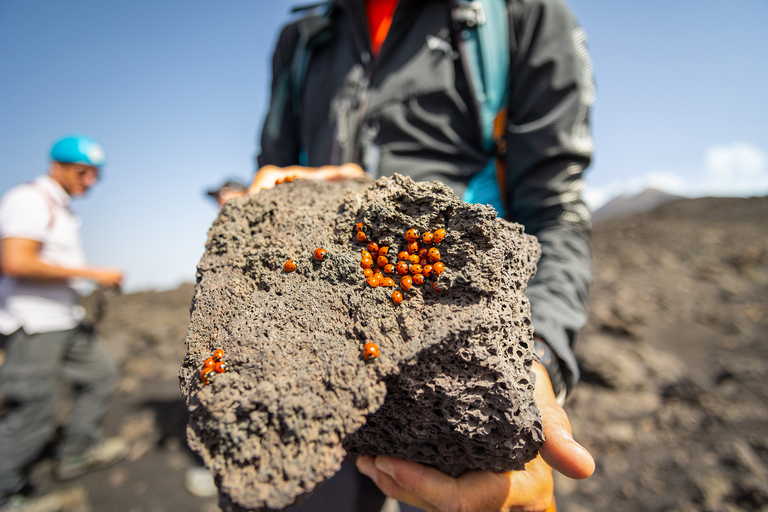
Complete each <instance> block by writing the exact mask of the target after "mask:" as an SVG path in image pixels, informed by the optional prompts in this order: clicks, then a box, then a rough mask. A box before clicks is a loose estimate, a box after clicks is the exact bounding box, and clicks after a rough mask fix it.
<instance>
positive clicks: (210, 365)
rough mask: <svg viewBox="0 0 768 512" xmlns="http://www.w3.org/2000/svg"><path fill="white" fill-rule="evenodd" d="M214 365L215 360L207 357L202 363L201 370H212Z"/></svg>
mask: <svg viewBox="0 0 768 512" xmlns="http://www.w3.org/2000/svg"><path fill="white" fill-rule="evenodd" d="M214 364H216V360H215V359H214V358H212V357H209V358H208V359H206V360H205V361H204V362H203V368H213V365H214Z"/></svg>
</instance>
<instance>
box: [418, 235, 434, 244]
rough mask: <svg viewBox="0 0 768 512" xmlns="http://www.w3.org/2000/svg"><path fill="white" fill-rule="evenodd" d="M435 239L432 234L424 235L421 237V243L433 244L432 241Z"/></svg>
mask: <svg viewBox="0 0 768 512" xmlns="http://www.w3.org/2000/svg"><path fill="white" fill-rule="evenodd" d="M434 237H435V235H433V234H432V233H424V234H423V235H421V241H422V242H424V243H425V244H431V243H432V239H433V238H434Z"/></svg>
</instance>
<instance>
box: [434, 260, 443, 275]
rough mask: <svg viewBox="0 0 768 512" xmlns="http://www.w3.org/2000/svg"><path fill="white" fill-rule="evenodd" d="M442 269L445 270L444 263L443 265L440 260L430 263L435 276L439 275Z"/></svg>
mask: <svg viewBox="0 0 768 512" xmlns="http://www.w3.org/2000/svg"><path fill="white" fill-rule="evenodd" d="M443 270H445V265H443V262H442V261H438V262H437V263H435V264H434V265H432V271H433V272H434V273H435V275H436V276H439V275H440V274H442V273H443Z"/></svg>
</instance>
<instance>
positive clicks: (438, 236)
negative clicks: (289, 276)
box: [200, 176, 445, 383]
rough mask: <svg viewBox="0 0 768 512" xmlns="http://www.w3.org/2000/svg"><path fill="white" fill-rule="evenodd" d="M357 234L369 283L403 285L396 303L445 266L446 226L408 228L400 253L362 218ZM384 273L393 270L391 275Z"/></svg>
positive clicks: (371, 350)
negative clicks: (373, 236)
mask: <svg viewBox="0 0 768 512" xmlns="http://www.w3.org/2000/svg"><path fill="white" fill-rule="evenodd" d="M295 179H298V176H293V177H292V178H290V179H289V178H286V179H285V180H284V181H283V182H282V183H284V182H285V181H291V180H295ZM355 238H356V239H357V241H358V242H360V243H364V244H367V245H366V248H365V249H364V250H363V251H362V258H361V260H360V266H361V267H362V268H363V276H364V277H365V280H366V282H367V283H368V285H369V286H371V287H373V288H378V287H379V286H383V287H396V286H398V285H399V286H400V289H399V290H398V289H395V290H394V291H393V292H392V302H394V303H395V304H400V303H401V302H402V301H403V292H407V291H408V290H410V289H411V287H412V286H414V285H415V286H421V285H423V284H424V283H425V281H426V280H427V279H431V278H436V277H437V276H439V275H440V274H442V273H443V271H444V270H445V265H444V264H443V262H442V261H440V259H441V254H440V249H438V248H437V247H435V246H436V245H438V244H440V243H441V242H442V241H443V240H444V239H445V229H437V230H435V231H434V232H426V233H423V234H420V233H419V232H418V230H416V229H415V228H412V229H409V230H408V231H407V232H406V233H405V241H406V244H407V245H406V247H405V249H403V250H402V251H400V252H399V253H398V252H397V250H396V249H391V250H390V247H389V246H386V245H384V246H379V244H378V243H377V242H375V241H373V240H368V235H366V234H365V224H364V223H362V222H358V223H357V225H356V226H355ZM420 243H421V245H420ZM327 254H328V251H326V250H325V249H323V248H322V247H318V248H317V249H315V250H314V252H313V253H312V256H313V257H314V258H315V261H318V262H320V261H323V258H325V256H326V255H327ZM395 254H396V256H394V255H395ZM296 267H297V263H296V260H294V259H290V260H288V261H286V262H285V263H284V264H283V271H285V272H293V271H294V270H296ZM385 274H390V275H391V277H390V276H389V275H385ZM396 279H397V281H395V280H396ZM432 288H434V289H435V290H436V291H442V290H440V289H439V288H438V286H437V281H436V280H435V281H432ZM363 357H364V358H365V360H366V361H367V360H369V359H375V358H377V357H379V347H378V346H377V345H376V344H375V343H373V342H368V343H366V344H365V346H364V347H363ZM209 359H211V358H209ZM206 362H207V360H206ZM207 375H210V372H208V373H206V377H205V379H204V378H203V374H202V373H201V375H200V378H201V379H203V380H204V382H206V383H207V378H208V377H207Z"/></svg>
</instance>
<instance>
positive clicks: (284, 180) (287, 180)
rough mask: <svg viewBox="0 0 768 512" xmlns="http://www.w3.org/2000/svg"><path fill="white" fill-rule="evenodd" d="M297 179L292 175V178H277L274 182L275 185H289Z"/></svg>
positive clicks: (296, 176) (297, 177)
mask: <svg viewBox="0 0 768 512" xmlns="http://www.w3.org/2000/svg"><path fill="white" fill-rule="evenodd" d="M298 179H299V176H298V175H296V174H294V175H293V176H286V177H285V178H277V179H276V180H275V185H282V184H283V183H291V182H292V181H296V180H298Z"/></svg>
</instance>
